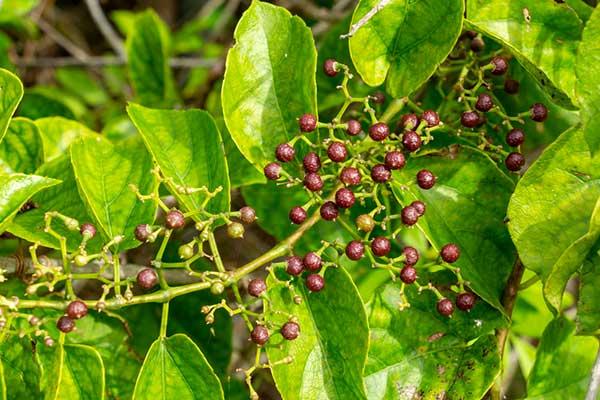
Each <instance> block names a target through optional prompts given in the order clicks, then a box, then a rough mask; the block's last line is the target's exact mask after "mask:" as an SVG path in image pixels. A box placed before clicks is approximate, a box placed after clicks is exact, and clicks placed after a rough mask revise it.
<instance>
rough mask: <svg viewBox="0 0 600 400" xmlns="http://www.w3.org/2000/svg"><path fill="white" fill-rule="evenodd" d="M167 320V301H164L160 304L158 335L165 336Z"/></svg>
mask: <svg viewBox="0 0 600 400" xmlns="http://www.w3.org/2000/svg"><path fill="white" fill-rule="evenodd" d="M168 321H169V302H168V301H166V302H164V303H163V306H162V316H161V318H160V337H161V338H165V337H167V322H168Z"/></svg>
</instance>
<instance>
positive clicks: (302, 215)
mask: <svg viewBox="0 0 600 400" xmlns="http://www.w3.org/2000/svg"><path fill="white" fill-rule="evenodd" d="M289 217H290V221H292V223H293V224H296V225H300V224H301V223H303V222H304V221H305V220H306V210H305V209H304V208H302V207H300V206H295V207H292V209H291V210H290V214H289Z"/></svg>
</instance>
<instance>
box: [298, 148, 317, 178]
mask: <svg viewBox="0 0 600 400" xmlns="http://www.w3.org/2000/svg"><path fill="white" fill-rule="evenodd" d="M302 165H303V166H304V171H305V172H307V173H310V172H313V173H314V172H318V171H319V170H320V169H321V158H319V156H318V155H317V153H315V152H314V151H311V152H310V153H307V154H306V155H305V156H304V159H303V160H302Z"/></svg>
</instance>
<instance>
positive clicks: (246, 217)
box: [240, 206, 256, 224]
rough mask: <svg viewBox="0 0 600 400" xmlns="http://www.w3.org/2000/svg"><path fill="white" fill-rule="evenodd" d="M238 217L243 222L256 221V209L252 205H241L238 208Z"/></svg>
mask: <svg viewBox="0 0 600 400" xmlns="http://www.w3.org/2000/svg"><path fill="white" fill-rule="evenodd" d="M240 219H241V220H242V222H243V223H245V224H251V223H253V222H254V221H256V211H254V208H252V207H248V206H245V207H242V208H240Z"/></svg>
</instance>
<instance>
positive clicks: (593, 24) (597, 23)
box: [575, 9, 600, 154]
mask: <svg viewBox="0 0 600 400" xmlns="http://www.w3.org/2000/svg"><path fill="white" fill-rule="evenodd" d="M599 60H600V11H598V9H594V12H593V13H592V17H591V18H590V20H589V21H588V22H587V24H586V25H585V29H584V30H583V35H582V39H581V44H580V45H579V51H578V53H577V68H576V69H575V74H576V76H577V86H576V91H577V98H578V100H579V103H580V105H581V117H582V120H583V126H584V134H585V139H586V140H587V142H588V144H589V146H590V150H591V152H592V154H596V152H597V151H598V150H599V149H600V135H599V134H598V131H599V130H600V122H599V121H600V91H599V90H598V88H599V87H600V62H599Z"/></svg>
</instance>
